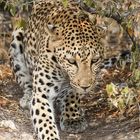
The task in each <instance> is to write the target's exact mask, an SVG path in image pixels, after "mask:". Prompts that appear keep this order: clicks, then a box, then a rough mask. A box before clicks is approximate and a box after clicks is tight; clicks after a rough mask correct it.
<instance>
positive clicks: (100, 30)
mask: <svg viewBox="0 0 140 140" xmlns="http://www.w3.org/2000/svg"><path fill="white" fill-rule="evenodd" d="M95 30H96V32H97V34H98V36H99V37H100V38H105V36H106V33H107V27H101V26H97V25H96V26H95Z"/></svg>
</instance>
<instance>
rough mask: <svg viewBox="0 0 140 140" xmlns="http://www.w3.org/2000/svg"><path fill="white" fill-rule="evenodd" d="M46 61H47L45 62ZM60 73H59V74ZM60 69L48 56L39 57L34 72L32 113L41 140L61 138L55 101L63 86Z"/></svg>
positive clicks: (57, 139)
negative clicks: (55, 114) (55, 111)
mask: <svg viewBox="0 0 140 140" xmlns="http://www.w3.org/2000/svg"><path fill="white" fill-rule="evenodd" d="M44 61H45V63H44ZM58 73H59V74H58ZM61 80H62V77H61V76H60V70H59V68H58V67H56V66H55V63H54V62H53V61H51V62H50V60H47V59H46V56H44V57H41V58H39V62H38V63H37V65H36V68H35V70H34V72H33V96H32V101H31V115H32V120H33V124H34V127H35V130H36V133H37V134H38V138H39V140H48V139H49V140H59V139H60V138H59V132H58V128H57V125H56V122H55V117H54V107H53V101H54V99H55V97H56V96H57V95H58V92H59V89H60V88H61Z"/></svg>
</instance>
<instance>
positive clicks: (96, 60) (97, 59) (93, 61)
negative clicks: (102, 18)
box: [91, 58, 100, 64]
mask: <svg viewBox="0 0 140 140" xmlns="http://www.w3.org/2000/svg"><path fill="white" fill-rule="evenodd" d="M99 60H100V59H99V58H95V59H92V60H91V64H94V63H97V62H98V61H99Z"/></svg>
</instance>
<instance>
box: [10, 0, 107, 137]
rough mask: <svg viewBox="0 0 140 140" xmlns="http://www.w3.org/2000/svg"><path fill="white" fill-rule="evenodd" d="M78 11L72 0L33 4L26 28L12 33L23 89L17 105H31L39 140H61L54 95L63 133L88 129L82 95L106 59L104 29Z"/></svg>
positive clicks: (14, 65)
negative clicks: (66, 3) (82, 105)
mask: <svg viewBox="0 0 140 140" xmlns="http://www.w3.org/2000/svg"><path fill="white" fill-rule="evenodd" d="M81 13H82V11H81V10H80V8H79V7H78V6H77V5H75V3H73V2H69V4H68V6H67V7H66V8H64V7H63V5H62V3H61V2H58V1H51V0H47V1H43V0H42V1H40V2H38V3H36V4H35V5H34V6H33V10H32V13H31V16H30V18H29V20H28V24H27V27H26V30H25V31H23V30H22V29H18V30H16V31H14V32H13V41H12V42H11V46H10V59H11V64H12V68H13V71H14V73H15V76H16V79H17V82H18V83H19V85H20V86H21V87H22V88H23V90H24V93H25V94H24V97H23V98H22V99H21V101H20V104H21V105H22V106H23V107H26V106H27V105H28V106H30V110H31V117H32V120H33V124H34V128H35V131H36V133H37V134H38V138H39V139H40V140H59V139H60V137H59V131H58V128H57V125H56V122H55V115H54V105H53V103H54V100H55V99H56V98H59V99H60V104H61V117H60V127H61V129H62V130H63V131H67V132H73V133H78V132H82V131H84V130H85V129H86V127H87V123H86V120H85V119H84V114H83V113H82V110H81V109H80V97H81V94H86V93H87V92H90V91H91V90H92V89H93V87H94V85H95V82H96V76H97V74H98V73H99V70H100V66H101V63H102V61H103V59H104V47H103V44H102V38H103V36H104V34H105V31H104V30H103V29H102V28H100V27H97V26H95V25H94V24H93V23H92V22H91V21H90V19H89V17H88V16H87V15H85V14H81ZM30 100H31V102H30ZM28 103H29V104H28Z"/></svg>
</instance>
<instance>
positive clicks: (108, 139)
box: [0, 65, 140, 140]
mask: <svg viewBox="0 0 140 140" xmlns="http://www.w3.org/2000/svg"><path fill="white" fill-rule="evenodd" d="M0 68H1V69H0V71H1V75H2V77H1V81H0V140H36V135H35V134H34V131H33V126H32V123H31V120H30V113H29V111H28V110H25V109H22V108H21V107H20V106H19V99H20V98H21V97H22V96H23V92H22V90H21V89H20V87H19V86H18V85H17V84H16V82H15V81H14V78H13V75H12V73H11V70H10V68H9V66H7V65H0ZM102 86H103V85H102ZM95 91H96V92H94V93H92V94H89V95H87V96H85V97H84V99H83V100H82V108H83V110H84V111H85V114H86V115H85V118H86V120H87V122H88V125H89V126H88V128H87V129H86V130H85V132H83V133H79V134H68V133H66V132H62V131H61V130H60V136H61V139H62V140H140V118H139V117H140V116H139V115H140V114H139V109H138V108H136V107H131V109H129V110H127V112H126V113H125V114H120V112H119V111H118V110H117V109H115V108H112V109H111V108H110V107H109V105H108V103H107V97H106V94H105V93H104V92H103V87H101V88H97V89H96V90H95ZM56 113H57V112H56ZM56 116H57V118H56V120H57V122H58V121H59V113H58V114H56ZM58 126H59V123H58Z"/></svg>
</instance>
